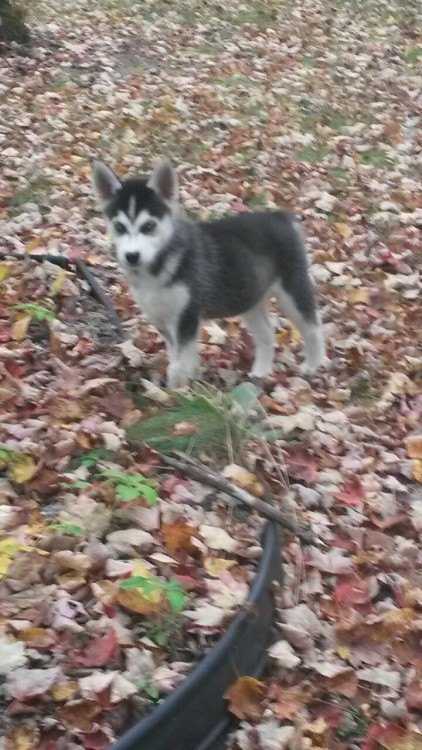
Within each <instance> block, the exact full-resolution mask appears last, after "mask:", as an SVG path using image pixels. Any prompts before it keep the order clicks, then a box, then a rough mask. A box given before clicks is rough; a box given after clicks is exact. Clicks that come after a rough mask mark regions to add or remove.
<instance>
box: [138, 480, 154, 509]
mask: <svg viewBox="0 0 422 750" xmlns="http://www.w3.org/2000/svg"><path fill="white" fill-rule="evenodd" d="M138 491H139V493H140V494H141V495H142V496H143V497H144V498H145V500H146V501H147V503H148V505H157V499H158V493H157V490H154V489H153V488H152V487H148V486H147V485H146V484H143V485H141V486H140V487H138Z"/></svg>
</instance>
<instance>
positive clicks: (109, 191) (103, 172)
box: [92, 161, 122, 207]
mask: <svg viewBox="0 0 422 750" xmlns="http://www.w3.org/2000/svg"><path fill="white" fill-rule="evenodd" d="M92 182H93V185H94V191H95V194H96V196H97V198H98V201H99V203H100V205H101V206H102V207H104V206H105V205H107V203H108V202H109V201H110V200H111V199H112V198H113V196H114V195H115V194H116V193H117V191H118V190H119V189H120V188H121V186H122V183H121V182H120V180H119V178H118V177H117V175H115V174H114V172H113V170H112V169H110V167H107V166H106V164H104V163H103V162H102V161H94V163H93V165H92Z"/></svg>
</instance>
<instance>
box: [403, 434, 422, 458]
mask: <svg viewBox="0 0 422 750" xmlns="http://www.w3.org/2000/svg"><path fill="white" fill-rule="evenodd" d="M406 449H407V453H408V456H409V457H410V458H417V459H422V435H409V437H408V438H407V439H406Z"/></svg>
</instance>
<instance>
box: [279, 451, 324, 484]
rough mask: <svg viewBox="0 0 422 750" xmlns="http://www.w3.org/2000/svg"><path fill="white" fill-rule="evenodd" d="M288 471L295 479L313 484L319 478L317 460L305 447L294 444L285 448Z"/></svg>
mask: <svg viewBox="0 0 422 750" xmlns="http://www.w3.org/2000/svg"><path fill="white" fill-rule="evenodd" d="M285 452H286V465H287V473H288V474H289V476H290V477H292V478H293V479H298V480H299V481H302V482H306V483H307V484H313V482H315V480H316V478H317V470H318V466H317V462H316V461H315V459H314V458H312V456H311V455H310V454H309V453H307V452H306V450H305V449H304V448H301V447H300V446H298V445H293V446H290V447H287V448H286V449H285Z"/></svg>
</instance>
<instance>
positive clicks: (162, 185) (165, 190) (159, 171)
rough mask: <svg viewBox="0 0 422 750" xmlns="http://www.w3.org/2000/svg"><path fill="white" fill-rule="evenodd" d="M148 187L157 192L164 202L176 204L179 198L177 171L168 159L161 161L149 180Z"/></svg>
mask: <svg viewBox="0 0 422 750" xmlns="http://www.w3.org/2000/svg"><path fill="white" fill-rule="evenodd" d="M148 187H150V188H152V189H153V190H155V192H156V193H158V195H159V196H160V197H161V198H163V200H165V201H168V202H169V203H175V202H176V201H177V197H178V190H179V189H178V180H177V174H176V170H175V169H174V167H173V165H172V164H171V162H170V161H169V160H168V159H161V161H160V162H159V163H158V164H157V166H156V167H155V169H154V171H153V173H152V175H151V177H150V178H149V180H148Z"/></svg>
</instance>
